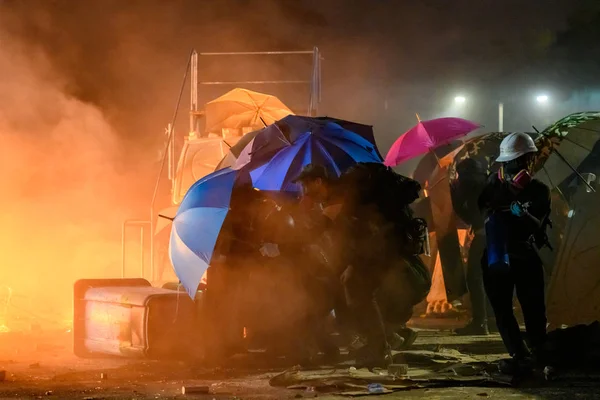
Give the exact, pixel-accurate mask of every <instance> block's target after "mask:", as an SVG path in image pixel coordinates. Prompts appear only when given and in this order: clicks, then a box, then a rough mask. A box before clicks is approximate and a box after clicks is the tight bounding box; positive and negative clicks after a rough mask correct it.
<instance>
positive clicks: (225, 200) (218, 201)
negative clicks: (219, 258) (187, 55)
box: [169, 169, 240, 298]
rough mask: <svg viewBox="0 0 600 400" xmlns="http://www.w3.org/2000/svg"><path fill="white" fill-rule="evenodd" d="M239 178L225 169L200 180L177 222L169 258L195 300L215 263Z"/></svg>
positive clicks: (174, 227) (236, 174) (180, 211)
mask: <svg viewBox="0 0 600 400" xmlns="http://www.w3.org/2000/svg"><path fill="white" fill-rule="evenodd" d="M239 174H240V172H239V171H234V170H231V169H222V170H220V171H217V172H214V173H212V174H210V175H207V176H205V177H204V178H202V179H200V180H199V181H198V182H196V183H195V184H194V185H193V186H192V187H191V188H190V189H189V190H188V192H187V194H186V195H185V197H184V198H183V201H182V202H181V205H180V206H179V209H178V210H177V214H176V215H175V218H174V220H173V227H172V230H171V241H170V247H169V256H170V258H171V263H172V264H173V268H174V269H175V273H176V274H177V277H178V278H179V280H180V281H181V284H182V285H183V287H184V288H185V290H186V291H187V292H188V294H189V295H190V296H191V297H192V298H194V297H195V294H196V291H197V289H198V285H199V284H200V280H201V279H202V275H203V274H204V272H206V270H207V269H208V266H209V264H210V262H211V258H212V255H213V252H214V249H215V245H216V243H217V238H218V237H219V233H220V232H221V228H222V226H223V223H224V221H225V217H226V216H227V213H228V211H229V205H230V202H231V193H232V191H233V187H234V185H235V183H236V182H237V181H239V179H240V175H239Z"/></svg>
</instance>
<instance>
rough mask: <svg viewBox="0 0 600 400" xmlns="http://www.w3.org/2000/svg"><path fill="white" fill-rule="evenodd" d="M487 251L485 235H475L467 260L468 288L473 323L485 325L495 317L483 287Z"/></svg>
mask: <svg viewBox="0 0 600 400" xmlns="http://www.w3.org/2000/svg"><path fill="white" fill-rule="evenodd" d="M484 251H485V235H483V234H481V233H475V237H474V238H473V241H472V242H471V246H470V247H469V256H468V257H469V258H468V260H467V288H468V289H469V297H470V299H471V313H472V318H473V323H475V324H478V325H485V324H486V323H487V320H488V317H492V316H493V309H492V305H491V304H490V302H489V300H488V298H487V296H486V295H485V289H484V287H483V275H482V271H481V257H482V256H483V253H484Z"/></svg>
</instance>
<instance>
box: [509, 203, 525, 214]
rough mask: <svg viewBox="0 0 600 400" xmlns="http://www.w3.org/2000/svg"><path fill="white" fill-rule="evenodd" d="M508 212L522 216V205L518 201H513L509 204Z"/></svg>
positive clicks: (523, 212) (523, 211)
mask: <svg viewBox="0 0 600 400" xmlns="http://www.w3.org/2000/svg"><path fill="white" fill-rule="evenodd" d="M510 212H511V213H512V214H513V215H514V216H516V217H522V216H523V215H525V210H524V209H523V206H522V205H521V203H519V202H518V201H513V202H512V203H511V205H510Z"/></svg>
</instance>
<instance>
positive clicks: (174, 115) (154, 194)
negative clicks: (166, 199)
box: [149, 50, 196, 280]
mask: <svg viewBox="0 0 600 400" xmlns="http://www.w3.org/2000/svg"><path fill="white" fill-rule="evenodd" d="M194 53H196V50H193V51H192V52H191V53H190V58H189V59H188V62H187V64H186V65H185V72H184V74H183V80H182V82H181V88H180V89H179V96H178V97H177V104H176V105H175V111H174V112H173V118H172V119H171V126H175V121H176V120H177V114H178V113H179V105H180V103H181V97H182V96H183V92H184V88H185V83H186V82H187V77H188V73H189V71H190V63H191V61H192V58H193V55H194ZM173 131H174V130H171V133H170V135H171V136H173ZM171 140H172V138H171V137H170V138H169V140H168V143H167V146H165V154H163V157H162V160H161V162H160V170H159V171H158V178H156V183H155V184H154V192H153V193H152V201H151V203H150V233H149V234H150V276H151V279H152V280H153V279H154V227H155V224H156V222H155V218H154V207H155V205H156V198H157V197H158V189H159V187H160V178H161V177H162V174H163V171H164V170H165V163H166V162H167V152H168V151H169V144H170V143H171Z"/></svg>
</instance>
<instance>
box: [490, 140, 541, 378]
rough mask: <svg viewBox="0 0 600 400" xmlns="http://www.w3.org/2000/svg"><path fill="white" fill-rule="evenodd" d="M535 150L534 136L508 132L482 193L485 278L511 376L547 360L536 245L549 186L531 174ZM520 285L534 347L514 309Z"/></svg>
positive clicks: (504, 365) (505, 365)
mask: <svg viewBox="0 0 600 400" xmlns="http://www.w3.org/2000/svg"><path fill="white" fill-rule="evenodd" d="M536 152H537V148H536V146H535V143H534V141H533V139H532V138H531V137H530V136H529V135H527V134H525V133H513V134H510V135H508V136H507V137H506V138H505V139H504V140H503V141H502V143H501V145H500V156H499V157H498V159H497V160H496V161H497V162H501V163H502V167H501V168H500V170H499V172H498V174H493V175H492V176H491V177H490V180H489V182H488V185H487V186H486V187H485V189H484V191H483V193H482V194H481V197H480V198H479V206H480V208H481V209H482V210H483V212H484V214H485V218H486V222H485V229H486V242H487V243H486V244H487V247H486V251H485V253H484V255H483V258H482V268H483V281H484V286H485V290H486V293H487V295H488V297H489V300H490V302H491V304H492V308H493V310H494V314H495V315H496V323H497V325H498V330H499V332H500V335H501V336H502V341H503V342H504V345H505V346H506V349H507V351H508V353H509V354H510V356H511V359H509V360H504V361H502V362H501V363H500V365H499V368H500V371H501V372H503V373H507V374H511V375H513V374H521V373H525V372H528V371H529V370H530V369H531V367H532V365H533V362H534V361H539V362H543V361H542V359H543V348H544V343H545V340H546V322H547V321H546V307H545V301H544V300H545V299H544V270H543V265H542V261H541V259H540V257H539V255H538V252H537V249H538V248H539V247H540V246H542V245H543V244H544V243H545V228H546V225H547V223H548V216H549V214H550V207H551V204H550V189H549V188H548V187H547V186H546V185H545V184H544V183H542V182H540V181H538V180H536V179H532V178H531V175H530V170H531V166H532V162H533V156H534V154H535V153H536ZM515 288H516V292H517V297H518V300H519V303H520V304H521V309H522V310H523V316H524V319H525V327H526V331H527V336H528V338H529V344H530V347H531V349H528V348H527V346H526V345H525V343H524V342H523V338H522V337H521V332H520V330H519V325H518V323H517V320H516V318H515V315H514V313H513V303H512V300H513V292H514V290H515ZM530 350H531V351H530ZM532 356H533V358H532Z"/></svg>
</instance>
